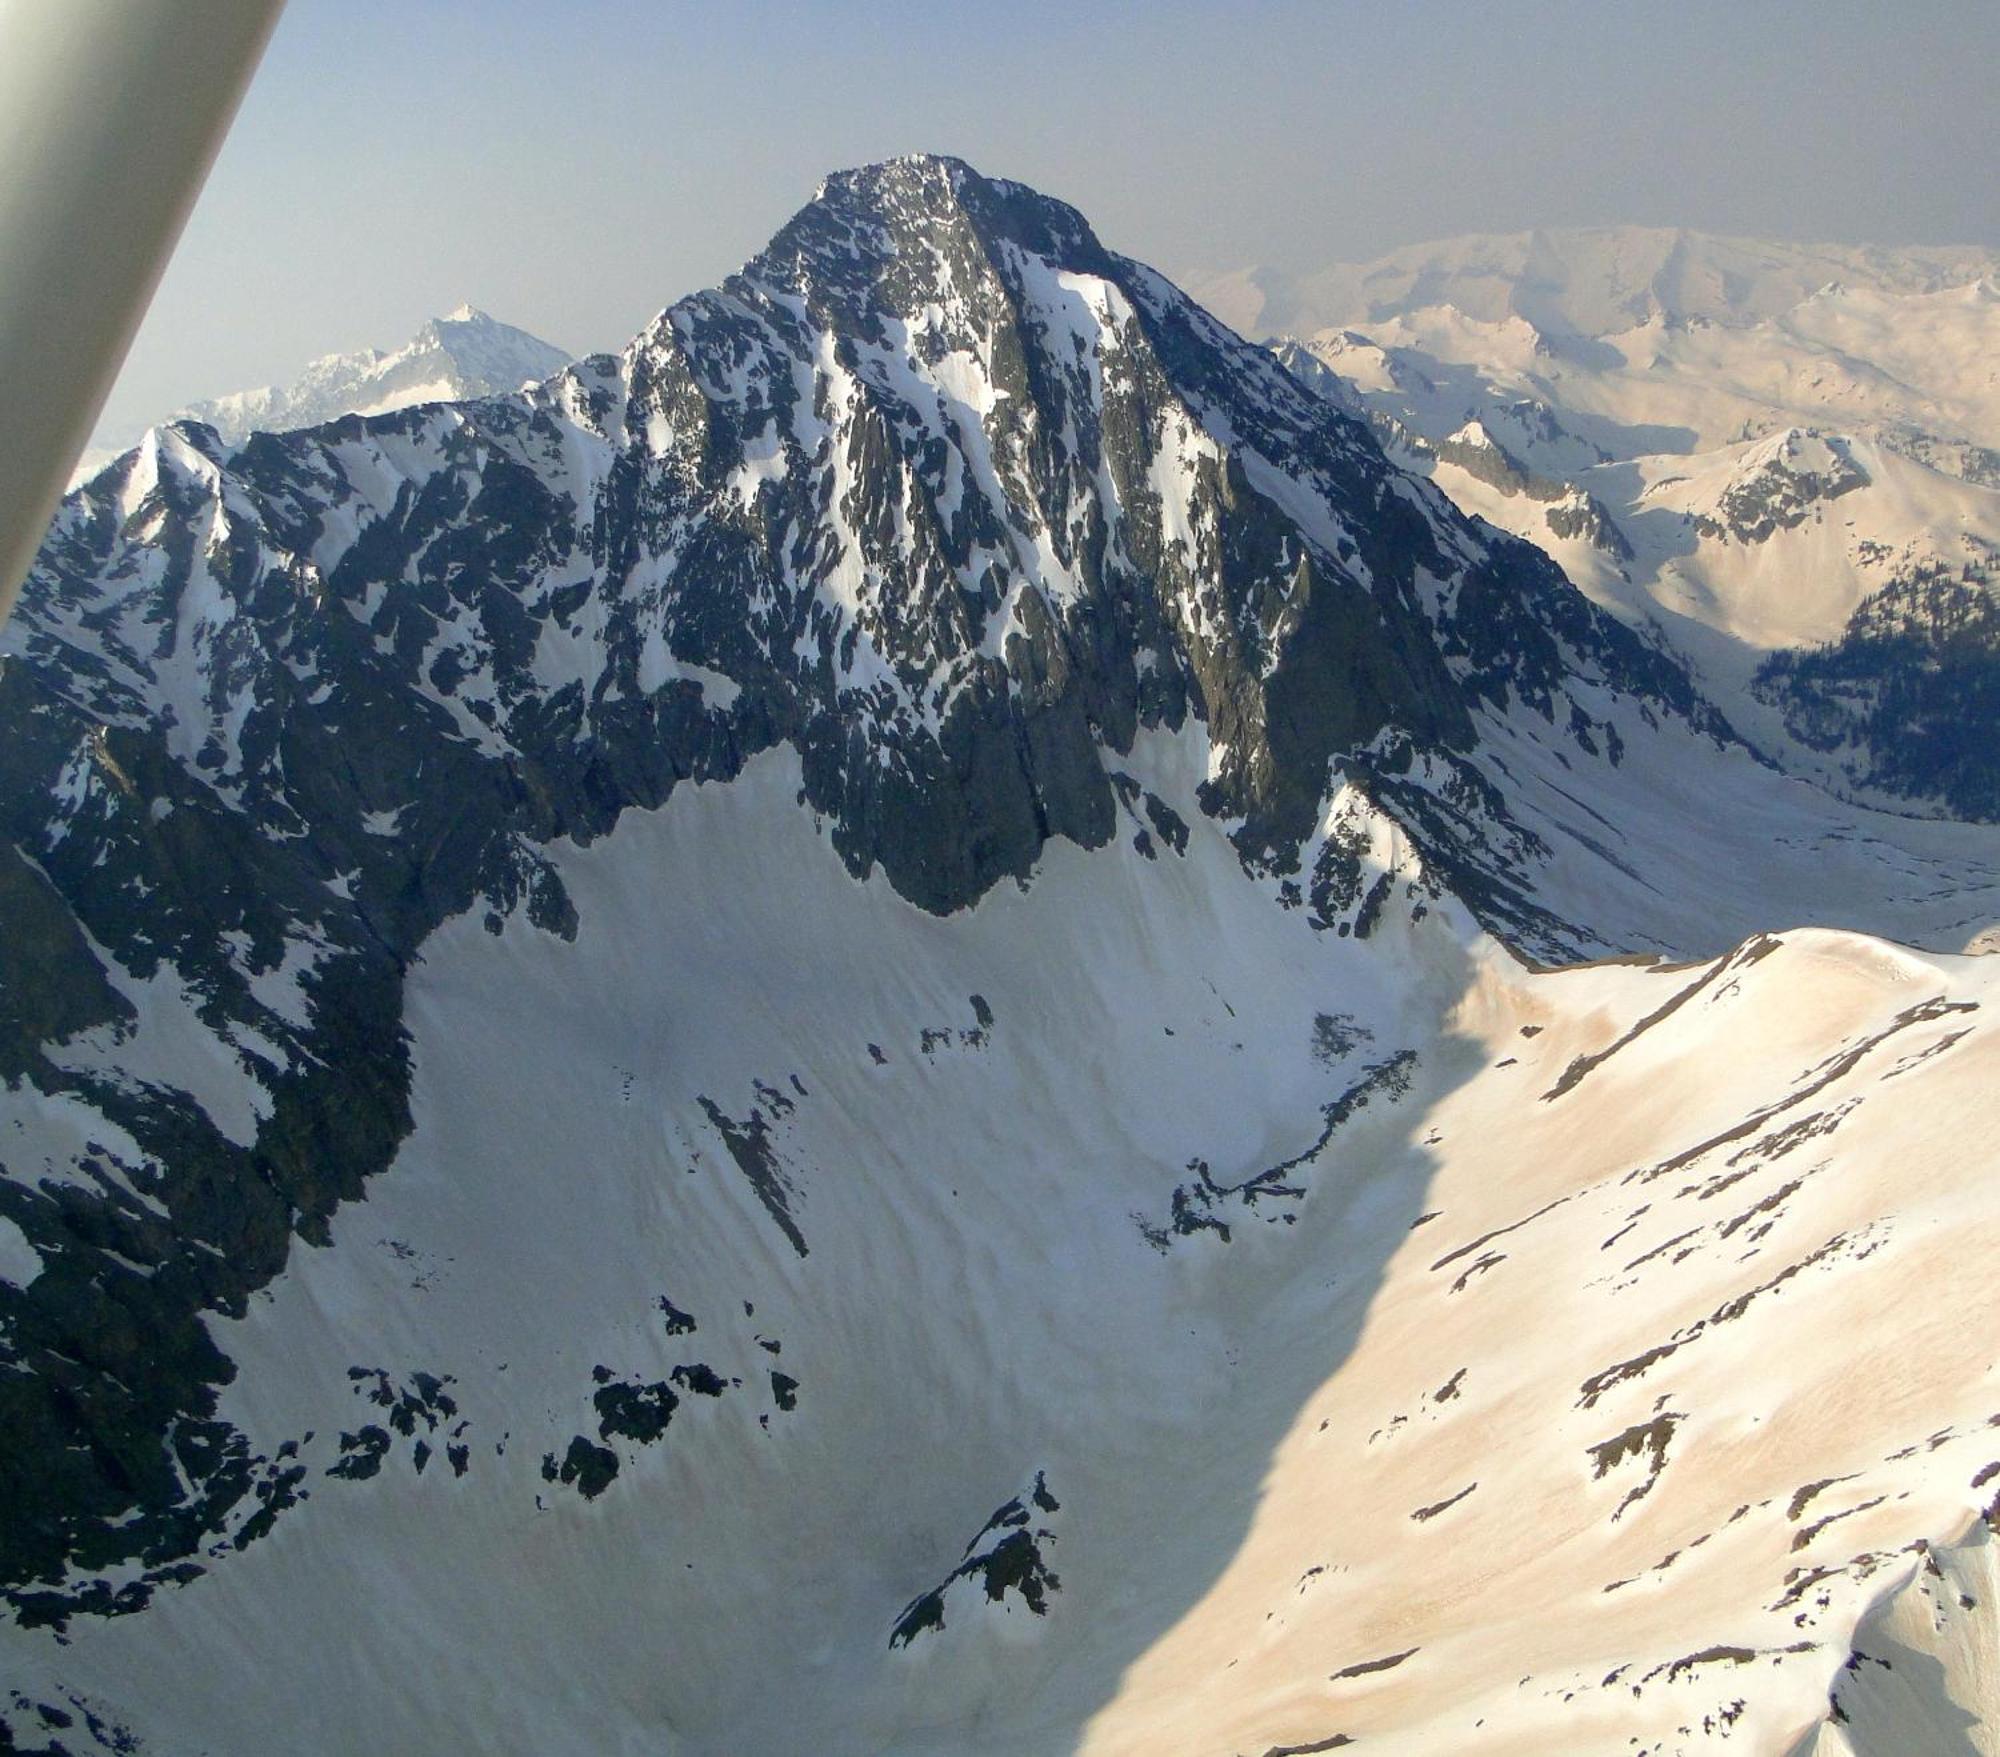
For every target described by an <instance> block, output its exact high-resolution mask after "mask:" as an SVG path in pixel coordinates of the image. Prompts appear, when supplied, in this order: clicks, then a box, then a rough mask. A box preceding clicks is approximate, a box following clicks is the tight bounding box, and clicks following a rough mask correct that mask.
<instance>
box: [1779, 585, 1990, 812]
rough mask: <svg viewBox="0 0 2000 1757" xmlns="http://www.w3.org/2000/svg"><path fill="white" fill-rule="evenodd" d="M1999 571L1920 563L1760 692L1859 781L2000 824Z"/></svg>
mask: <svg viewBox="0 0 2000 1757" xmlns="http://www.w3.org/2000/svg"><path fill="white" fill-rule="evenodd" d="M1994 576H1995V569H1994V568H1993V567H1991V566H1984V567H1982V566H1977V565H1974V564H1970V563H1968V564H1967V565H1966V566H1964V567H1963V568H1961V569H1960V570H1959V571H1958V572H1956V573H1953V572H1951V571H1950V570H1948V569H1946V568H1943V567H1940V566H1937V565H1935V564H1933V565H1931V566H1918V567H1913V568H1910V569H1909V570H1908V571H1906V572H1903V573H1899V574H1898V575H1897V576H1896V577H1895V578H1894V579H1892V580H1891V581H1890V582H1889V584H1887V585H1885V586H1883V587H1882V588H1881V590H1880V591H1877V592H1874V593H1871V594H1870V595H1869V596H1868V597H1867V598H1866V599H1864V600H1863V601H1862V603H1861V604H1860V605H1859V607H1858V608H1857V609H1856V610H1855V612H1854V614H1853V615H1852V616H1851V617H1849V618H1848V621H1847V626H1846V628H1845V629H1844V630H1842V632H1841V635H1840V638H1839V639H1838V640H1834V641H1829V642H1827V643H1825V644H1824V645H1822V646H1818V647H1812V648H1805V649H1795V650H1792V651H1787V652H1780V653H1774V654H1772V655H1771V657H1770V658H1769V659H1767V660H1765V661H1764V663H1763V664H1762V665H1761V666H1759V667H1758V671H1757V679H1756V683H1755V686H1754V687H1755V689H1756V691H1757V693H1758V695H1759V697H1760V698H1761V699H1762V700H1764V701H1766V702H1767V703H1769V704H1770V705H1771V706H1773V707H1775V708H1777V709H1778V710H1779V712H1780V713H1781V714H1782V715H1783V716H1784V720H1785V725H1786V727H1787V729H1788V730H1789V731H1790V732H1791V734H1792V736H1793V737H1795V738H1797V739H1798V740H1799V742H1800V743H1802V744H1805V745H1807V746H1809V747H1810V748H1812V749H1815V750H1820V751H1825V752H1828V753H1830V754H1832V755H1833V756H1834V757H1835V758H1836V759H1837V760H1839V761H1841V762H1842V763H1843V765H1844V766H1845V768H1846V769H1847V771H1848V773H1849V774H1850V775H1851V776H1852V778H1853V779H1854V780H1855V781H1856V782H1858V783H1860V784H1862V785H1865V786H1872V787H1880V788H1883V789H1885V790H1887V791H1891V792H1896V793H1902V794H1907V795H1911V796H1914V797H1916V798H1920V799H1926V798H1927V799H1939V800H1942V801H1943V803H1944V804H1945V806H1946V807H1947V808H1948V809H1949V810H1950V811H1951V812H1952V813H1953V815H1955V816H1958V817H1964V818H1972V819H1978V820H1983V821H1985V822H1988V823H1991V822H1995V821H2000V768H1997V767H1996V753H1995V751H1994V746H1993V738H1992V728H1993V726H1994V725H1995V723H1996V720H2000V605H1996V603H1995V599H1994V587H1995V583H1996V582H1995V577H1994Z"/></svg>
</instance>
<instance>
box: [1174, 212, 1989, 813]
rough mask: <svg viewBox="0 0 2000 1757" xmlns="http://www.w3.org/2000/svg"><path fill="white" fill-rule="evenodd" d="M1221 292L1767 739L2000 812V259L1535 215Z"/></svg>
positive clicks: (1834, 774) (1902, 792)
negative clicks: (1285, 327)
mask: <svg viewBox="0 0 2000 1757" xmlns="http://www.w3.org/2000/svg"><path fill="white" fill-rule="evenodd" d="M1264 288H1268V290H1269V291H1270V293H1271V297H1270V298H1269V299H1266V300H1265V301H1264V302H1263V304H1261V305H1258V304H1257V302H1256V300H1255V299H1253V298H1252V297H1251V294H1252V293H1254V292H1256V291H1257V290H1258V289H1264ZM1211 296H1212V297H1215V298H1216V299H1217V300H1218V301H1219V303H1220V304H1221V305H1222V306H1223V308H1225V309H1228V308H1230V307H1231V305H1232V302H1233V303H1234V305H1235V307H1236V308H1237V310H1238V313H1239V316H1242V315H1243V314H1244V313H1246V312H1253V311H1254V318H1255V319H1256V320H1258V321H1261V320H1262V319H1263V318H1264V317H1266V316H1267V315H1269V314H1272V313H1286V314H1288V315H1289V317H1290V318H1291V320H1292V321H1293V322H1294V324H1295V325H1296V331H1295V334H1294V335H1293V336H1292V337H1290V338H1288V339H1286V340H1283V341H1282V342H1280V343H1279V352H1280V355H1281V357H1282V358H1284V359H1285V360H1286V361H1287V362H1288V364H1290V365H1291V366H1292V368H1293V369H1294V370H1295V371H1297V372H1299V373H1300V374H1301V375H1302V376H1303V377H1305V378H1306V379H1307V380H1308V381H1310V382H1312V383H1314V384H1315V385H1317V386H1318V387H1319V388H1320V389H1321V390H1322V391H1323V392H1324V393H1325V394H1327V395H1329V396H1330V397H1332V398H1333V400H1334V401H1335V402H1336V403H1338V404H1339V406H1341V407H1343V408H1345V409H1348V410H1349V411H1350V412H1355V413H1358V414H1361V415H1363V416H1365V417H1366V418H1368V419H1370V420H1372V421H1373V422H1374V424H1375V426H1376V429H1377V432H1378V435H1379V436H1380V437H1381V438H1382V439H1383V440H1384V443H1385V444H1387V445H1388V446H1389V448H1390V450H1391V451H1392V453H1394V455H1396V456H1397V457H1398V458H1399V459H1400V460H1401V461H1402V462H1403V463H1404V464H1405V465H1406V467H1409V468H1411V469H1414V470H1417V471H1418V472H1420V473H1422V474H1425V475H1429V476H1431V477H1432V478H1433V479H1434V480H1435V481H1436V482H1437V483H1438V485H1439V486H1440V487H1442V488H1444V489H1445V491H1446V492H1447V493H1448V494H1450V495H1451V496H1452V498H1453V499H1454V500H1455V501H1456V502H1457V503H1458V504H1459V505H1460V506H1462V507H1464V508H1465V509H1466V510H1468V511H1471V512H1475V513H1477V514H1479V515H1480V516H1481V517H1483V518H1486V519H1490V520H1491V521H1493V522H1494V523H1495V524H1497V525H1499V526H1501V527H1502V528H1503V529H1507V530H1511V531H1514V532H1516V533H1518V534H1519V535H1521V536H1524V537H1526V538H1527V539H1529V540H1530V541H1532V542H1535V543H1537V544H1539V545H1540V546H1542V547H1543V548H1545V549H1547V550H1548V551H1549V552H1550V553H1551V554H1552V555H1553V556H1554V557H1555V558H1556V559H1557V560H1558V561H1560V562H1561V564H1562V566H1563V568H1564V570H1565V571H1566V572H1567V573H1568V574H1569V576H1570V577H1571V578H1572V579H1573V580H1574V581H1576V583H1577V584H1579V585H1580V586H1582V587H1583V588H1584V590H1585V591H1586V592H1588V593H1589V594H1590V595H1591V596H1592V597H1594V598H1595V599H1596V600H1597V601H1598V602H1600V603H1602V604H1604V605H1606V606H1607V607H1609V608H1611V609H1612V610H1614V611H1615V612H1616V613H1617V614H1618V615H1620V616H1621V617H1623V618H1624V619H1625V620H1627V621H1628V622H1629V623H1631V624H1632V625H1633V626H1635V627H1637V628H1639V629H1641V630H1649V631H1652V633H1653V635H1654V636H1656V637H1657V638H1658V639H1659V640H1661V641H1662V642H1663V643H1664V644H1665V645H1666V646H1667V647H1668V648H1669V649H1670V650H1672V651H1673V652H1675V653H1676V654H1677V655H1678V656H1679V657H1681V658H1682V659H1683V660H1684V661H1685V662H1686V663H1688V664H1689V665H1690V666H1691V667H1692V668H1693V670H1694V673H1695V675H1696V677H1697V678H1698V679H1699V680H1700V681H1701V683H1702V684H1703V686H1704V688H1705V689H1706V690H1707V692H1708V693H1709V694H1710V695H1712V696H1713V697H1714V698H1715V699H1716V700H1717V701H1718V702H1719V703H1720V704H1721V705H1722V707H1723V708H1724V710H1725V711H1726V712H1727V713H1728V715H1729V717H1730V719H1731V720H1732V722H1733V723H1734V724H1735V725H1736V726H1737V727H1738V729H1739V730H1741V731H1743V732H1745V733H1746V734H1748V735H1749V736H1750V737H1751V739H1752V741H1753V742H1754V743H1756V744H1757V745H1758V746H1759V747H1760V748H1762V749H1764V750H1766V751H1767V752H1769V753H1771V754H1773V755H1776V756H1780V757H1782V758H1783V759H1784V760H1785V761H1786V762H1787V764H1788V765H1790V766H1792V767H1793V768H1795V769H1797V770H1798V771H1799V772H1802V773H1810V774H1813V775H1814V776H1816V777H1817V778H1819V779H1820V780H1822V781H1823V782H1825V783H1827V784H1829V785H1832V786H1835V787H1838V788H1840V789H1842V790H1843V791H1846V792H1848V793H1849V794H1851V795H1852V796H1854V797H1857V798H1864V799H1869V800H1873V801H1875V802H1877V803H1893V804H1894V805H1896V806H1897V808H1898V809H1911V808H1916V809H1923V810H1930V811H1946V812H1950V813H1953V814H1956V815H1972V816H1980V817H1986V818H1993V817H1996V816H2000V737H1996V730H2000V610H1996V607H1995V599H1994V590H1995V586H1996V584H2000V259H1996V258H1995V257H1994V256H1993V255H1991V254H1990V253H1981V252H1977V251H1969V250H1966V251H1950V250H1888V249H1855V248H1841V247H1832V246H1827V247H1807V246H1797V245H1788V244H1775V243H1757V242H1753V241H1747V240H1740V239H1717V238H1708V237H1704V236H1702V235H1700V234H1695V233H1683V232H1675V233H1666V232H1651V231H1637V230H1614V231H1596V232H1550V233H1532V234H1524V235H1520V236H1516V237H1502V238H1473V239H1461V240H1458V241H1455V242H1452V243H1448V244H1440V245H1434V246H1428V247H1421V248H1417V249H1412V250H1407V251H1402V252H1399V253H1397V254H1396V255H1394V256H1392V257H1388V258H1385V259H1383V260H1382V261H1381V262H1379V263H1373V264H1367V265H1363V266H1360V267H1355V268H1342V269H1336V270H1329V271H1327V272H1326V273H1325V274H1322V275H1317V276H1308V277H1303V278H1302V279H1298V280H1287V279H1284V278H1282V277H1268V276H1262V275H1258V274H1251V275H1248V276H1239V277H1236V278H1235V279H1234V280H1232V281H1228V282H1224V283H1220V284H1218V285H1217V286H1216V287H1214V288H1212V289H1211ZM1253 327H1254V323H1253Z"/></svg>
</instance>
